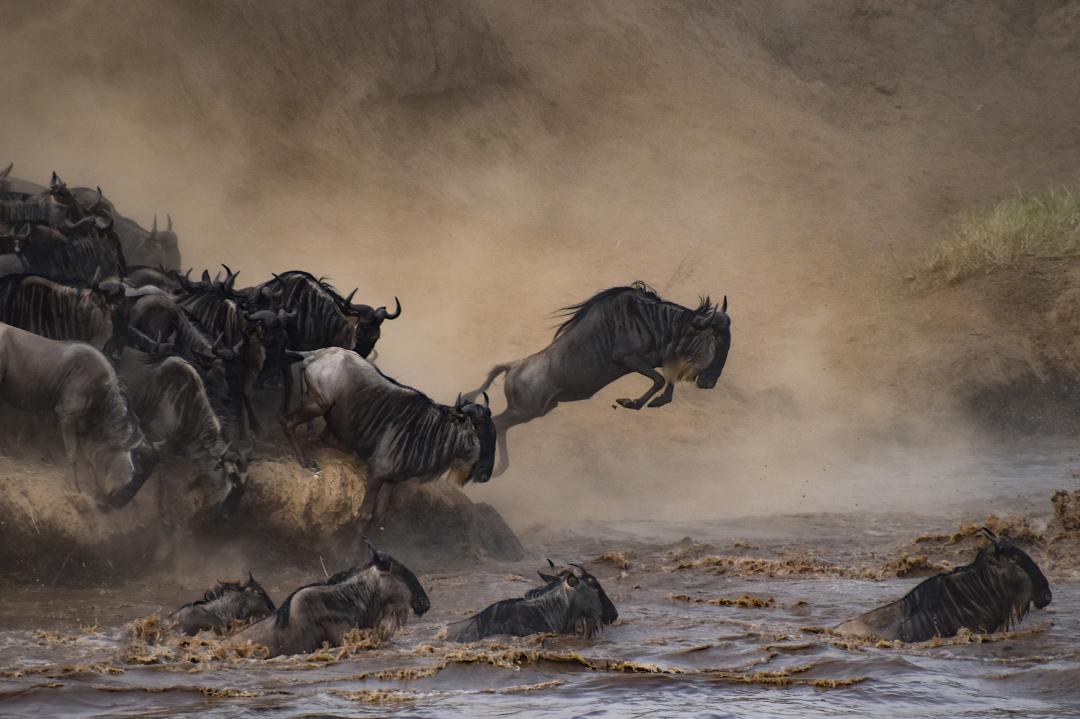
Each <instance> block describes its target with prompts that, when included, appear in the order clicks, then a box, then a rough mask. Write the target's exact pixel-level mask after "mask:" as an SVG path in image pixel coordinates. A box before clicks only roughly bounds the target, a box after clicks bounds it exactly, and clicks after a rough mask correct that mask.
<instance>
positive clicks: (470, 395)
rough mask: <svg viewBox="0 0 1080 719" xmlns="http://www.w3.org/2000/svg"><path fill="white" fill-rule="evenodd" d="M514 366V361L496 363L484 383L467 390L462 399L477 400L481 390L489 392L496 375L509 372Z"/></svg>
mask: <svg viewBox="0 0 1080 719" xmlns="http://www.w3.org/2000/svg"><path fill="white" fill-rule="evenodd" d="M513 366H514V365H513V363H512V362H507V363H506V364H497V365H495V366H494V367H492V368H491V371H490V372H488V376H487V379H486V380H484V384H482V385H480V386H479V387H477V388H476V389H474V390H473V391H472V392H466V393H465V394H463V395H462V399H464V400H465V401H467V402H475V401H476V398H477V397H479V396H480V393H481V392H487V391H488V388H489V387H491V383H492V382H494V381H495V378H496V377H498V376H499V375H501V374H504V373H506V372H509V371H510V369H511V368H512V367H513Z"/></svg>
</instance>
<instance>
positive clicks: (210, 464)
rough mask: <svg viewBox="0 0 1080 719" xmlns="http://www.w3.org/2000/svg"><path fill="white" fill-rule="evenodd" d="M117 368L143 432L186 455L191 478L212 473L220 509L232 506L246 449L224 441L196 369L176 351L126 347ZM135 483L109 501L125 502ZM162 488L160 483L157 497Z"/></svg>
mask: <svg viewBox="0 0 1080 719" xmlns="http://www.w3.org/2000/svg"><path fill="white" fill-rule="evenodd" d="M117 371H118V372H119V375H120V378H121V379H122V380H123V382H124V385H125V386H126V387H127V389H128V393H129V395H130V398H131V403H132V405H133V406H134V409H135V412H136V414H137V415H138V417H139V419H140V421H141V426H142V430H143V432H144V433H145V434H146V436H147V438H148V439H149V440H150V441H151V442H153V443H154V444H155V445H156V446H157V448H158V450H159V451H161V452H167V453H169V454H172V455H174V456H182V457H186V458H188V459H190V460H191V461H192V462H193V469H194V473H195V481H196V482H199V481H201V480H202V479H204V478H206V477H209V476H212V475H217V477H218V482H216V484H217V486H218V487H219V490H220V495H221V508H222V510H223V511H224V512H225V513H227V514H231V513H232V512H234V511H236V507H237V505H238V504H239V502H240V498H241V497H242V496H243V493H244V486H245V482H246V479H247V468H248V462H249V457H248V451H249V450H248V449H247V448H235V447H233V446H232V444H231V443H229V442H227V441H226V438H225V435H224V431H223V429H222V424H221V421H220V419H219V418H218V416H217V413H215V411H214V409H213V407H212V405H211V403H210V398H209V396H208V395H207V392H206V388H205V386H204V385H203V381H202V379H201V377H200V376H199V373H198V371H197V370H196V369H195V368H194V367H193V366H192V365H191V364H190V363H188V362H187V361H185V360H183V359H181V358H179V357H176V356H163V357H162V356H157V357H155V356H154V355H150V354H146V353H143V352H138V351H134V350H130V349H129V350H127V351H125V352H124V354H123V356H121V358H120V360H119V362H118V363H117ZM140 488H141V484H135V483H131V484H130V485H128V486H127V487H125V488H123V489H121V490H118V491H117V492H116V493H115V494H114V498H113V503H114V505H115V506H122V505H123V504H126V503H127V502H128V501H130V500H131V498H132V497H134V496H135V494H136V493H138V491H139V489H140ZM164 491H165V488H164V486H161V487H159V494H158V497H159V502H160V501H161V500H163V498H164ZM162 510H163V511H167V507H162Z"/></svg>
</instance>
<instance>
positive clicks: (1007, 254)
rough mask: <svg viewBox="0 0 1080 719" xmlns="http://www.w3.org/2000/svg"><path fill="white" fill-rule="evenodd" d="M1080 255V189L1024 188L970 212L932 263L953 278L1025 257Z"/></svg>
mask: <svg viewBox="0 0 1080 719" xmlns="http://www.w3.org/2000/svg"><path fill="white" fill-rule="evenodd" d="M1078 256H1080V189H1077V188H1063V189H1056V190H1050V191H1048V192H1043V193H1040V194H1036V195H1030V194H1025V193H1022V192H1021V193H1019V194H1018V195H1016V196H1015V197H1010V198H1008V199H1006V200H1002V201H1001V202H998V203H997V204H996V205H994V206H993V207H991V208H989V209H983V210H977V211H975V212H971V213H969V214H967V215H965V216H964V217H963V218H962V219H961V220H960V222H959V223H958V224H957V226H956V227H955V228H953V230H952V231H951V232H950V234H949V236H948V237H946V238H945V239H944V240H943V241H942V242H941V244H940V245H938V247H937V248H936V249H935V250H934V251H933V253H932V254H931V256H930V260H929V263H928V269H929V270H930V272H932V273H933V274H935V275H936V276H938V277H941V278H944V279H945V280H947V281H949V282H955V281H956V280H960V279H963V278H965V277H970V276H971V275H975V274H979V273H985V272H990V271H991V270H993V269H995V268H998V267H1014V266H1016V265H1018V264H1020V263H1022V262H1023V261H1024V260H1028V259H1032V258H1043V257H1046V258H1049V257H1078Z"/></svg>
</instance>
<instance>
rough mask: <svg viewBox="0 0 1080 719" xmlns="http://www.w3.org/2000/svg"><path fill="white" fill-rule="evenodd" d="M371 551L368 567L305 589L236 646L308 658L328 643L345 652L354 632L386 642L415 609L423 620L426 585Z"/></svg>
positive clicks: (246, 632) (239, 636) (236, 638)
mask: <svg viewBox="0 0 1080 719" xmlns="http://www.w3.org/2000/svg"><path fill="white" fill-rule="evenodd" d="M365 541H366V540H365ZM368 546H370V547H371V559H370V561H368V563H367V564H364V565H362V566H356V567H353V568H352V569H347V570H345V571H344V572H339V573H338V574H335V575H334V576H332V577H330V578H329V579H327V580H326V581H325V582H316V583H314V584H308V585H305V586H303V587H300V588H299V589H297V590H296V591H295V592H293V593H292V594H290V595H289V596H288V597H286V598H285V601H283V602H282V603H281V606H280V607H278V609H277V611H275V612H274V613H273V614H272V615H270V616H269V617H267V618H266V619H263V620H262V621H261V622H259V623H258V624H254V625H252V626H250V627H248V628H247V629H245V630H244V631H242V632H240V633H239V634H236V635H234V636H233V637H232V639H231V640H230V641H231V642H232V643H234V644H242V643H245V642H247V641H251V642H253V643H255V644H257V645H259V646H263V647H266V648H267V649H269V650H270V656H272V657H276V656H280V655H282V654H302V653H307V652H313V651H315V650H316V649H318V648H319V647H321V646H322V645H323V644H324V643H327V644H329V645H330V646H339V645H340V644H341V642H342V641H343V639H344V637H345V635H346V634H347V633H348V632H349V631H350V630H352V629H371V630H373V631H374V632H375V634H376V636H377V637H378V639H379V640H380V641H385V640H386V639H389V638H390V637H391V636H392V635H393V634H394V633H395V632H396V631H397V630H398V629H400V628H401V627H403V626H405V622H406V621H408V618H409V610H410V609H412V611H413V613H415V614H416V616H418V617H419V616H423V614H424V612H426V611H427V610H428V609H430V608H431V601H430V600H429V599H428V596H427V593H426V592H425V591H424V588H423V587H422V586H421V585H420V580H418V579H417V578H416V575H415V574H413V573H412V572H410V571H409V569H408V567H406V566H405V565H404V564H402V563H401V562H399V561H397V560H396V559H394V558H393V557H391V556H390V555H389V554H387V553H386V552H380V551H378V550H377V549H375V547H374V546H371V544H370V542H369V543H368Z"/></svg>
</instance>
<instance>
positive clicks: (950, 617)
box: [835, 527, 1052, 642]
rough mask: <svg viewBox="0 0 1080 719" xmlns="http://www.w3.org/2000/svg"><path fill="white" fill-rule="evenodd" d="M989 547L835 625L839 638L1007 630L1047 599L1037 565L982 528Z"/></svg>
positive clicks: (908, 638) (916, 638) (910, 638)
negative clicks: (898, 595)
mask: <svg viewBox="0 0 1080 719" xmlns="http://www.w3.org/2000/svg"><path fill="white" fill-rule="evenodd" d="M982 531H983V533H984V534H985V535H986V537H987V539H989V540H990V546H989V547H984V548H982V549H980V550H979V553H978V555H976V557H975V561H973V562H972V563H971V564H966V565H964V566H962V567H957V568H956V569H954V570H952V571H951V572H945V573H943V574H938V575H936V576H933V577H930V578H929V579H927V580H925V581H923V582H920V583H919V585H918V586H916V587H915V588H914V589H912V590H911V591H910V592H908V593H907V594H905V595H904V596H903V598H901V599H897V600H896V601H895V602H891V603H890V604H886V605H885V606H883V607H878V608H877V609H874V610H872V611H869V612H867V613H866V614H863V615H862V616H860V617H856V618H854V619H849V620H848V621H846V622H843V623H842V624H839V625H837V627H836V629H835V631H836V632H837V633H839V634H841V635H845V636H864V637H878V638H880V639H887V640H890V641H892V640H897V639H899V640H900V641H902V642H925V641H926V640H928V639H931V638H933V637H951V636H954V635H955V634H956V633H957V632H958V631H960V630H961V629H968V630H970V631H972V632H978V633H981V634H989V633H990V632H997V631H1001V630H1003V629H1004V630H1007V629H1010V628H1011V627H1013V626H1014V625H1016V624H1018V623H1019V622H1020V621H1022V620H1023V618H1024V617H1025V616H1027V613H1028V611H1030V609H1031V605H1032V604H1034V605H1035V607H1036V608H1037V609H1042V608H1043V607H1045V606H1046V605H1048V604H1050V600H1051V598H1052V595H1051V592H1050V583H1049V582H1048V581H1046V577H1045V576H1044V575H1043V573H1042V570H1041V569H1039V565H1037V564H1035V562H1034V560H1032V558H1031V557H1029V556H1028V555H1027V553H1026V552H1024V551H1023V550H1022V549H1020V548H1019V547H1017V546H1016V545H1015V544H1013V542H1012V540H1011V539H1009V538H1008V537H999V536H998V535H996V534H994V533H993V532H992V531H990V530H989V529H987V528H985V527H984V528H983V530H982Z"/></svg>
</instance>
